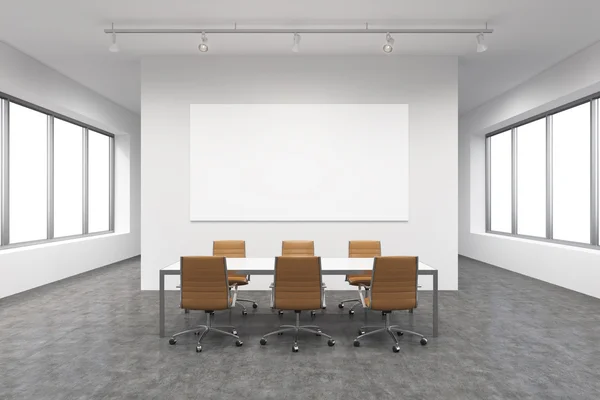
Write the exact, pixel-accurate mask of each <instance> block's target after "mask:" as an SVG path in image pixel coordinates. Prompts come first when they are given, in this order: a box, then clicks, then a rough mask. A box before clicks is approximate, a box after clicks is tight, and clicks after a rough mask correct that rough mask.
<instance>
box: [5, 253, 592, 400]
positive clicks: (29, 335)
mask: <svg viewBox="0 0 600 400" xmlns="http://www.w3.org/2000/svg"><path fill="white" fill-rule="evenodd" d="M459 264H460V266H459V287H460V290H459V291H458V292H443V293H441V294H440V336H439V337H438V338H430V340H429V344H428V345H427V346H421V345H419V342H418V340H417V339H416V338H411V337H408V336H404V337H402V338H401V339H400V344H401V350H400V353H397V354H395V353H393V352H392V351H391V347H392V341H391V339H390V338H389V337H388V336H387V335H381V336H376V337H372V338H371V339H369V340H367V339H365V340H364V341H363V343H362V346H361V347H359V348H355V347H353V346H352V341H353V339H354V336H355V334H356V329H357V327H358V326H359V325H360V324H361V322H362V319H363V317H364V315H363V313H362V312H357V314H356V315H355V316H354V318H353V319H350V318H349V316H348V314H347V312H346V310H339V309H338V308H337V301H338V300H339V299H340V298H341V297H345V296H347V295H348V292H334V293H329V294H328V305H329V307H328V309H327V312H326V314H324V315H321V314H318V315H317V317H316V318H315V320H314V321H315V323H317V324H320V325H321V327H322V329H323V331H325V332H327V333H330V334H332V335H333V336H334V337H335V339H336V340H337V344H336V345H335V346H334V347H328V346H327V343H326V339H325V338H322V337H321V338H319V337H315V336H313V335H310V334H307V335H303V336H301V338H300V352H298V353H292V352H291V345H292V338H291V337H290V336H286V335H283V336H275V337H272V339H271V340H270V341H269V343H268V345H267V346H261V345H260V344H259V339H260V337H261V335H262V333H264V332H265V331H269V330H273V329H275V328H276V327H277V326H278V325H279V324H280V323H281V321H285V323H288V322H291V321H293V318H294V315H293V313H287V314H286V315H284V316H283V317H281V318H280V317H278V316H277V315H276V314H275V315H274V314H272V313H271V312H270V310H269V309H268V307H267V304H268V303H267V294H266V292H252V293H249V294H251V295H252V296H253V297H255V298H257V299H258V300H259V303H260V307H259V308H258V310H252V309H250V310H251V311H250V313H249V315H247V316H246V317H242V316H241V315H240V313H239V311H235V312H234V313H233V314H232V316H231V318H232V322H233V323H234V324H235V325H236V326H237V329H238V331H239V332H240V335H241V336H242V339H243V340H244V345H243V346H242V347H239V348H238V347H235V346H234V341H233V340H232V339H230V338H224V337H220V336H216V335H213V336H211V335H209V336H207V338H206V340H205V343H204V350H203V352H202V353H196V352H195V351H194V349H195V340H194V336H193V335H191V336H188V337H182V338H181V339H180V340H179V342H178V343H177V345H176V346H170V345H169V344H168V339H167V338H162V339H161V338H159V337H158V335H157V333H158V293H156V292H141V291H140V290H139V286H140V278H139V275H140V273H139V272H140V271H139V269H140V261H139V259H138V258H136V259H132V260H128V261H124V262H121V263H118V264H115V265H113V266H109V267H106V268H102V269H99V270H95V271H92V272H90V273H86V274H83V275H80V276H77V277H74V278H70V279H67V280H64V281H61V282H58V283H55V284H51V285H48V286H45V287H42V288H39V289H35V290H32V291H30V292H26V293H22V294H19V295H16V296H12V297H10V298H6V299H2V300H0V399H3V400H8V399H137V398H140V399H188V398H190V399H192V398H193V399H361V400H364V399H379V400H381V399H400V398H402V399H428V400H431V399H461V400H464V399H599V398H600V350H599V349H600V313H599V312H598V311H599V310H600V300H597V299H594V298H590V297H587V296H584V295H581V294H578V293H574V292H571V291H568V290H565V289H561V288H559V287H556V286H552V285H549V284H546V283H543V282H540V281H536V280H534V279H530V278H527V277H524V276H521V275H518V274H515V273H512V272H508V271H505V270H502V269H499V268H495V267H492V266H489V265H486V264H483V263H479V262H476V261H473V260H470V259H466V258H460V259H459ZM350 293H352V292H350ZM419 302H420V303H419V308H418V309H417V310H415V313H414V314H413V315H409V314H408V313H405V312H403V313H395V315H394V321H395V322H396V323H398V324H402V325H404V326H406V327H407V328H409V329H412V330H416V331H419V332H422V333H424V334H426V335H429V334H430V332H431V295H430V293H427V292H425V293H422V294H421V295H420V297H419ZM177 303H178V294H177V293H176V292H170V293H169V294H168V297H167V309H168V318H167V330H168V331H169V332H175V331H177V330H182V329H184V328H185V327H186V326H188V325H190V324H193V323H194V322H196V321H203V320H204V316H203V314H202V313H191V314H189V315H185V314H183V313H182V312H181V311H180V310H178V309H177ZM229 318H230V317H229V313H227V312H225V313H219V314H217V315H216V322H217V324H218V323H219V322H222V323H224V324H227V322H228V320H229ZM368 319H369V322H370V323H380V322H381V316H380V315H378V314H376V313H373V314H371V315H369V316H368ZM308 321H310V317H309V316H308V315H303V316H302V322H303V323H308Z"/></svg>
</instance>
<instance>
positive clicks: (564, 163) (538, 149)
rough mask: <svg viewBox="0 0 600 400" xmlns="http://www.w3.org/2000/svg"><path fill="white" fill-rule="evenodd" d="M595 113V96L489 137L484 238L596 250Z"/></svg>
mask: <svg viewBox="0 0 600 400" xmlns="http://www.w3.org/2000/svg"><path fill="white" fill-rule="evenodd" d="M599 109H600V94H597V95H595V96H592V97H590V98H588V99H585V100H581V101H579V102H577V103H574V104H573V105H570V106H567V107H563V108H561V109H558V110H552V111H549V112H548V113H546V114H543V115H540V116H537V117H535V118H533V119H531V120H529V121H525V122H523V123H520V124H515V126H513V127H511V128H510V129H508V130H503V131H501V132H499V133H492V134H489V135H488V136H487V138H486V146H487V147H488V149H487V152H486V157H487V159H486V166H487V167H486V168H488V171H487V174H486V179H487V180H488V181H487V182H486V185H487V187H488V196H487V199H488V200H487V201H488V203H487V207H486V210H487V213H488V214H487V215H486V221H487V223H486V230H487V231H488V232H492V233H504V234H510V235H517V236H519V235H522V236H526V237H528V238H536V237H537V238H540V239H543V240H551V241H557V242H561V243H565V244H574V245H582V246H590V245H591V246H593V247H595V248H598V246H599V244H600V243H599V241H600V238H599V237H600V215H599V214H600V211H599V210H598V208H599V206H600V203H599V201H600V200H599V198H598V197H599V196H600V194H599V190H598V188H599V186H600V182H599V179H600V177H599V176H600V165H599V164H600V160H599V158H600V154H599V152H600V144H599V142H600V141H599V136H600V133H599V131H600V123H598V122H594V121H598V120H599V118H600V112H599V111H598V110H599ZM513 141H514V142H513Z"/></svg>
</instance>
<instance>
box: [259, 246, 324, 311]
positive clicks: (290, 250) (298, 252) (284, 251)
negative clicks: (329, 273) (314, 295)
mask: <svg viewBox="0 0 600 400" xmlns="http://www.w3.org/2000/svg"><path fill="white" fill-rule="evenodd" d="M281 255H282V256H285V257H313V256H314V255H315V242H314V241H313V240H284V241H282V242H281ZM326 287H327V286H326V285H325V284H324V283H323V298H325V297H324V296H325V288H326ZM272 288H273V284H271V289H272ZM272 296H273V293H271V297H272ZM323 308H327V307H326V306H325V302H323ZM316 313H317V312H316V311H315V310H312V311H311V312H310V315H311V316H312V317H314V316H315V315H316ZM279 315H283V311H282V310H279Z"/></svg>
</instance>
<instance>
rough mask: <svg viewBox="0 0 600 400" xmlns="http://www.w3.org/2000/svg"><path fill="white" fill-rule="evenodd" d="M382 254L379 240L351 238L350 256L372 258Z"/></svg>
mask: <svg viewBox="0 0 600 400" xmlns="http://www.w3.org/2000/svg"><path fill="white" fill-rule="evenodd" d="M380 256H381V242H380V241H379V240H351V241H350V242H349V246H348V257H350V258H371V257H380Z"/></svg>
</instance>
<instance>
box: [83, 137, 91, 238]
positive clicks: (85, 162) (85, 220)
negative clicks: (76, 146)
mask: <svg viewBox="0 0 600 400" xmlns="http://www.w3.org/2000/svg"><path fill="white" fill-rule="evenodd" d="M82 129H83V141H82V142H83V149H82V151H83V174H82V175H83V194H82V201H83V207H82V210H83V219H82V221H83V227H82V230H83V234H84V235H86V234H87V233H88V215H89V214H88V209H89V208H88V204H89V202H88V194H89V193H88V178H89V177H88V172H89V168H88V162H89V146H88V143H89V142H88V139H89V132H88V130H87V128H82Z"/></svg>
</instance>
